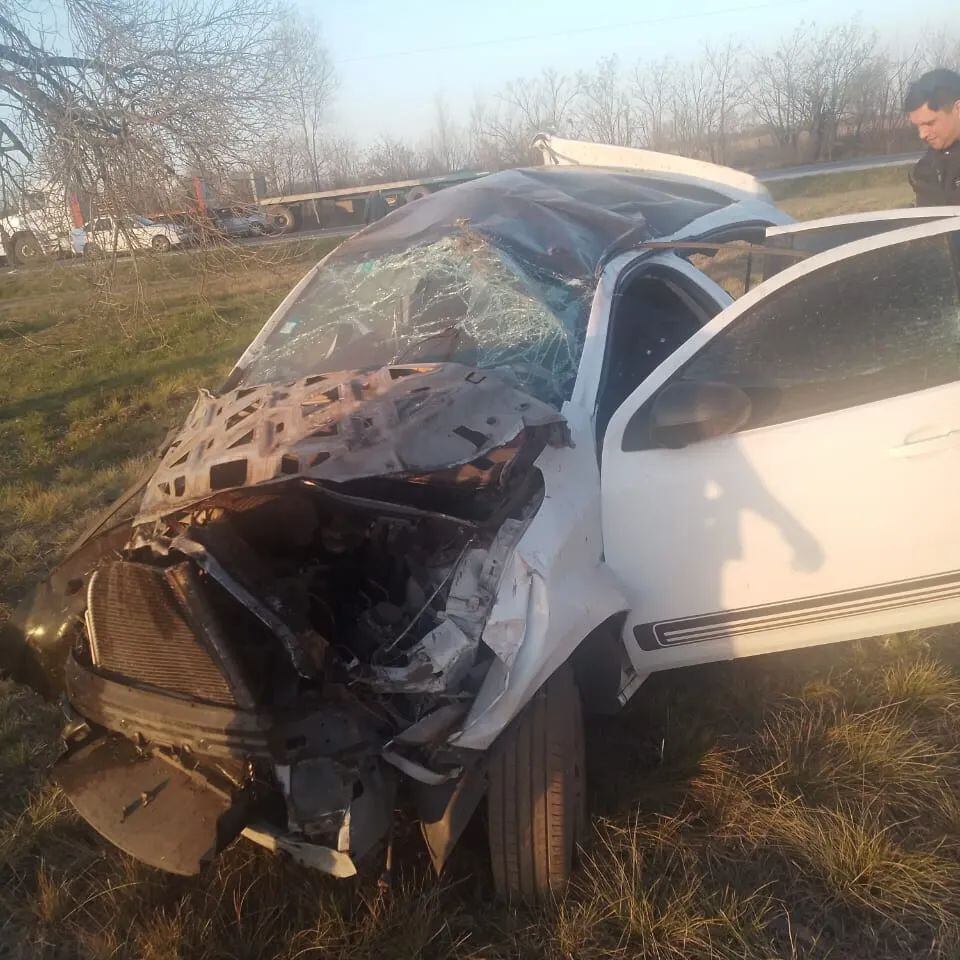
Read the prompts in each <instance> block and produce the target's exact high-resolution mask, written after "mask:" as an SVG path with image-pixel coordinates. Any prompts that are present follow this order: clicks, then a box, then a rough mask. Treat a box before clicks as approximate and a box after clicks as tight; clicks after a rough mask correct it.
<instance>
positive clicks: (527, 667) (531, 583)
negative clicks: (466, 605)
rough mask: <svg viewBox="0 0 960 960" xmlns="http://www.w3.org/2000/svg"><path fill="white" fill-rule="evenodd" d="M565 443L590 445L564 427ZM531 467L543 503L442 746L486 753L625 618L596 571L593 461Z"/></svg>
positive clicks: (609, 576) (599, 558) (552, 455)
mask: <svg viewBox="0 0 960 960" xmlns="http://www.w3.org/2000/svg"><path fill="white" fill-rule="evenodd" d="M571 421H572V418H571ZM568 422H570V421H568ZM571 436H572V439H573V441H574V444H575V445H576V444H583V445H585V446H587V447H589V446H590V444H591V443H592V438H591V436H590V433H589V426H588V425H581V426H580V427H579V428H578V427H577V426H576V425H575V424H574V423H573V422H571ZM536 466H537V467H538V468H539V470H540V471H541V473H542V475H543V481H544V498H543V503H542V504H541V506H540V509H539V511H538V512H537V515H536V516H535V517H534V518H533V520H532V521H531V523H530V526H529V527H528V528H527V530H526V531H525V533H524V535H523V536H522V537H521V539H520V541H519V543H518V544H517V547H516V550H515V552H514V555H513V559H512V563H510V564H507V565H506V569H505V571H504V575H503V578H502V579H501V581H500V586H499V589H498V591H497V600H496V602H495V604H494V607H493V610H492V611H491V614H490V617H489V619H488V620H487V623H486V626H485V628H484V633H483V638H484V640H485V641H486V639H487V634H488V632H489V634H490V640H491V643H489V644H488V645H489V646H491V648H492V649H494V650H495V651H497V654H498V655H497V657H496V658H495V659H494V661H493V663H492V664H491V666H490V669H489V671H488V672H487V675H486V677H485V678H484V681H483V684H482V686H481V687H480V691H479V693H478V694H477V697H476V699H475V700H474V702H473V705H472V706H471V708H470V712H469V713H468V714H467V717H466V719H465V720H464V722H463V725H462V727H461V728H460V730H459V731H458V732H456V733H455V734H453V735H452V736H451V737H450V740H449V742H450V743H451V744H453V745H455V746H457V747H464V748H467V749H474V750H485V749H486V748H487V747H489V746H490V744H491V743H493V741H494V740H495V739H496V738H497V736H498V735H499V734H500V733H501V731H502V730H503V729H504V727H506V725H507V724H508V723H509V722H510V721H511V720H512V719H513V718H514V717H515V716H516V715H517V714H518V713H519V712H520V710H522V709H523V707H524V705H525V704H526V703H527V702H528V701H529V700H530V699H531V698H532V697H533V695H534V693H536V691H537V690H538V689H539V688H540V686H541V685H542V684H543V683H544V682H545V681H546V680H547V678H548V677H550V675H551V674H553V673H554V672H555V671H556V670H557V669H558V668H559V667H560V666H561V664H563V663H564V662H565V661H566V660H567V659H568V658H569V657H570V655H571V654H572V653H573V651H574V650H575V649H576V648H577V647H578V646H579V645H580V643H581V641H583V640H584V639H585V638H586V637H587V635H588V634H589V633H590V632H591V631H592V630H593V629H594V628H595V627H597V626H599V625H600V624H601V623H603V622H604V621H605V620H607V619H608V618H609V617H611V616H613V615H615V614H617V613H621V612H622V611H624V610H626V609H628V604H627V600H626V598H625V597H624V595H623V593H622V591H621V589H620V587H619V585H618V582H617V580H616V578H615V576H614V575H613V573H611V571H610V570H609V568H608V567H607V566H606V564H604V563H603V542H602V534H601V525H600V471H599V467H598V465H597V462H596V459H595V458H594V457H592V456H571V455H570V451H569V449H565V448H553V447H547V448H546V449H545V450H544V451H543V453H542V454H541V455H540V457H539V459H538V460H537V463H536Z"/></svg>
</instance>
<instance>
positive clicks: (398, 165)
mask: <svg viewBox="0 0 960 960" xmlns="http://www.w3.org/2000/svg"><path fill="white" fill-rule="evenodd" d="M425 166H426V164H425V162H424V158H423V157H422V156H421V155H420V153H418V152H417V151H416V150H414V149H413V147H411V146H409V145H408V144H406V143H404V142H403V141H401V140H396V139H393V138H391V137H381V138H380V139H379V140H378V141H377V142H376V143H375V144H374V145H373V146H372V147H371V148H370V149H369V150H368V151H367V157H366V174H367V176H368V178H369V179H370V180H371V181H378V180H409V179H412V178H413V177H418V176H421V175H422V173H423V171H424V168H425Z"/></svg>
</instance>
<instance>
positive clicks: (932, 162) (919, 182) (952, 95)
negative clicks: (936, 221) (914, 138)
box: [903, 70, 960, 207]
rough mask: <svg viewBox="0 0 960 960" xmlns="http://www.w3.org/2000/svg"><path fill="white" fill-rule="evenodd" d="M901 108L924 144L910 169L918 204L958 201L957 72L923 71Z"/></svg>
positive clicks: (959, 119)
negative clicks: (925, 147) (920, 153)
mask: <svg viewBox="0 0 960 960" xmlns="http://www.w3.org/2000/svg"><path fill="white" fill-rule="evenodd" d="M903 110H904V113H906V115H907V116H908V117H909V119H910V122H911V123H912V124H913V125H914V126H915V127H916V128H917V133H919V134H920V139H921V140H922V141H923V142H924V143H925V144H926V145H927V152H926V153H925V154H924V155H923V156H922V157H921V158H920V160H919V161H918V162H917V165H916V166H915V167H914V168H913V170H911V171H910V184H911V186H912V187H913V192H914V193H915V194H916V195H917V206H918V207H939V206H944V205H950V204H958V205H960V73H955V72H954V71H953V70H931V71H930V72H929V73H925V74H924V75H923V76H922V77H920V79H919V80H915V81H914V82H913V83H912V84H910V89H909V90H908V91H907V97H906V100H905V101H904V104H903Z"/></svg>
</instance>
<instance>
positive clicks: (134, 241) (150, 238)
mask: <svg viewBox="0 0 960 960" xmlns="http://www.w3.org/2000/svg"><path fill="white" fill-rule="evenodd" d="M84 232H85V233H86V237H87V243H94V244H96V248H97V250H99V251H100V252H101V253H112V252H113V251H117V252H127V251H130V250H149V249H151V248H155V247H157V246H160V245H162V246H163V248H164V249H166V248H167V247H168V246H170V247H175V246H180V245H182V244H184V243H186V242H187V240H188V239H189V238H188V235H187V232H186V231H185V230H183V229H182V228H181V227H178V226H176V225H175V224H172V223H154V222H153V221H152V220H148V219H147V218H146V217H139V216H127V217H109V216H107V217H96V218H94V219H93V220H91V221H90V222H89V223H87V224H85V225H84Z"/></svg>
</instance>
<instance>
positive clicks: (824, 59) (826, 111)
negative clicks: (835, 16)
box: [803, 20, 877, 160]
mask: <svg viewBox="0 0 960 960" xmlns="http://www.w3.org/2000/svg"><path fill="white" fill-rule="evenodd" d="M876 49H877V38H876V34H875V33H873V32H870V33H867V32H865V31H864V30H863V28H862V27H861V25H860V24H859V23H858V22H857V21H856V20H853V21H851V22H850V23H847V24H844V25H843V26H841V27H839V28H834V29H832V30H826V31H822V32H818V33H814V34H812V36H811V42H810V44H809V45H808V47H807V50H806V51H805V57H804V60H803V65H804V73H805V76H804V89H805V97H804V99H805V107H806V113H807V127H808V131H809V135H810V159H812V160H821V159H826V160H829V159H831V158H832V156H833V148H834V143H835V141H836V139H837V136H838V134H839V131H840V125H841V123H842V122H843V120H844V119H845V118H846V116H847V112H848V108H849V105H850V100H851V97H852V96H853V94H854V92H855V90H856V87H857V81H858V78H860V77H861V76H862V75H863V74H864V73H865V72H869V69H870V66H871V63H872V61H873V59H874V58H875V56H876Z"/></svg>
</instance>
